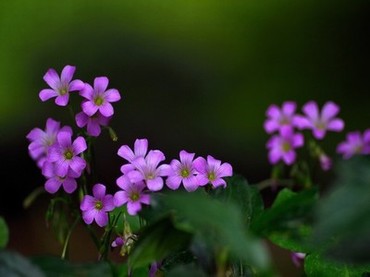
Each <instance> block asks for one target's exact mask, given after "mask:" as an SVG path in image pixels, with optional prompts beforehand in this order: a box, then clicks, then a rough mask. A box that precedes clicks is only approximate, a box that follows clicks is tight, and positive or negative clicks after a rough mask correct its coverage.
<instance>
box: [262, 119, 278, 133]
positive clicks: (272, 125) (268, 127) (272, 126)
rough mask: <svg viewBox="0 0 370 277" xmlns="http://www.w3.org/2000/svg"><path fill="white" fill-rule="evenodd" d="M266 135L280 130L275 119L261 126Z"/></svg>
mask: <svg viewBox="0 0 370 277" xmlns="http://www.w3.org/2000/svg"><path fill="white" fill-rule="evenodd" d="M263 128H264V129H265V131H266V133H268V134H271V133H273V132H275V131H277V130H279V128H280V124H279V122H278V121H277V120H276V119H267V120H266V121H265V123H264V125H263Z"/></svg>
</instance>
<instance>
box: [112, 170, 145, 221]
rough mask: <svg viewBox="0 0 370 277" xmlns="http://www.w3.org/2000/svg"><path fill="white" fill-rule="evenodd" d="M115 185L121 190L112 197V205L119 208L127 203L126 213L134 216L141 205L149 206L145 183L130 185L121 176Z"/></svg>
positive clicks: (126, 178) (130, 183)
mask: <svg viewBox="0 0 370 277" xmlns="http://www.w3.org/2000/svg"><path fill="white" fill-rule="evenodd" d="M117 185H118V186H119V187H120V188H121V189H122V190H120V191H117V192H116V193H115V195H114V205H115V206H116V207H120V206H122V205H124V204H126V203H127V212H128V214H130V215H136V214H137V213H138V212H139V211H140V210H141V204H146V205H149V204H150V196H149V195H148V194H146V193H145V191H144V189H145V187H146V186H145V183H144V182H142V181H141V182H138V183H132V182H131V181H130V180H129V178H128V177H126V176H121V177H120V178H118V179H117Z"/></svg>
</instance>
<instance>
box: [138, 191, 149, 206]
mask: <svg viewBox="0 0 370 277" xmlns="http://www.w3.org/2000/svg"><path fill="white" fill-rule="evenodd" d="M140 202H141V203H144V204H146V205H149V204H150V195H148V194H142V195H141V197H140Z"/></svg>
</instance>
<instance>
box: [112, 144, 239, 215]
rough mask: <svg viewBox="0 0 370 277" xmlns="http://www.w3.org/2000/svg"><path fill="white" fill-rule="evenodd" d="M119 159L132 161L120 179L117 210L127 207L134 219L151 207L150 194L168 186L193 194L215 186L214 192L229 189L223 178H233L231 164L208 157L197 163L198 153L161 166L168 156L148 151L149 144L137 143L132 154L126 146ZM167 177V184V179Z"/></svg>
mask: <svg viewBox="0 0 370 277" xmlns="http://www.w3.org/2000/svg"><path fill="white" fill-rule="evenodd" d="M118 155H119V156H120V157H122V158H124V159H125V160H126V161H128V163H127V164H124V165H123V166H122V167H121V172H122V173H123V175H122V176H121V177H119V178H118V179H117V185H118V187H119V188H120V189H121V190H120V191H118V192H116V194H115V195H114V203H115V205H116V206H117V207H119V206H122V205H124V204H127V211H128V213H129V214H130V215H135V214H137V213H138V212H139V211H140V210H141V208H142V204H146V205H149V203H150V195H149V194H150V192H156V191H159V190H161V189H162V188H163V186H164V184H166V186H167V187H168V188H170V189H172V190H176V189H178V188H179V187H180V185H181V184H182V185H183V186H184V188H185V189H186V190H187V191H189V192H191V191H195V190H196V189H197V188H198V187H200V186H205V185H207V184H211V185H212V187H213V188H217V187H219V186H226V182H225V180H224V179H223V177H227V176H231V175H232V167H231V165H230V164H228V163H223V164H221V161H219V160H216V159H214V158H213V157H212V156H208V157H207V160H205V159H204V158H202V157H198V158H196V159H194V156H195V154H194V153H188V152H186V151H184V150H182V151H180V160H177V159H173V160H172V161H171V163H170V164H160V163H161V162H163V161H164V160H165V156H164V154H163V153H162V151H160V150H150V151H148V140H147V139H137V140H136V141H135V144H134V149H133V150H132V149H131V148H130V147H129V146H128V145H123V146H121V147H120V148H119V150H118ZM165 177H166V180H164V178H165Z"/></svg>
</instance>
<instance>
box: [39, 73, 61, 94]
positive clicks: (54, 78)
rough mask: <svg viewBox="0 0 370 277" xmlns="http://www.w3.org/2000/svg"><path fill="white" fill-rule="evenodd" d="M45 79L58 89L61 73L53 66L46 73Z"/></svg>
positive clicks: (53, 87)
mask: <svg viewBox="0 0 370 277" xmlns="http://www.w3.org/2000/svg"><path fill="white" fill-rule="evenodd" d="M43 79H44V81H45V82H46V83H47V84H48V85H49V86H50V87H51V88H52V89H54V90H57V89H58V88H59V86H60V79H59V75H58V73H57V72H56V71H55V70H54V69H53V68H50V69H49V70H48V71H47V72H46V73H45V75H44V77H43Z"/></svg>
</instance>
